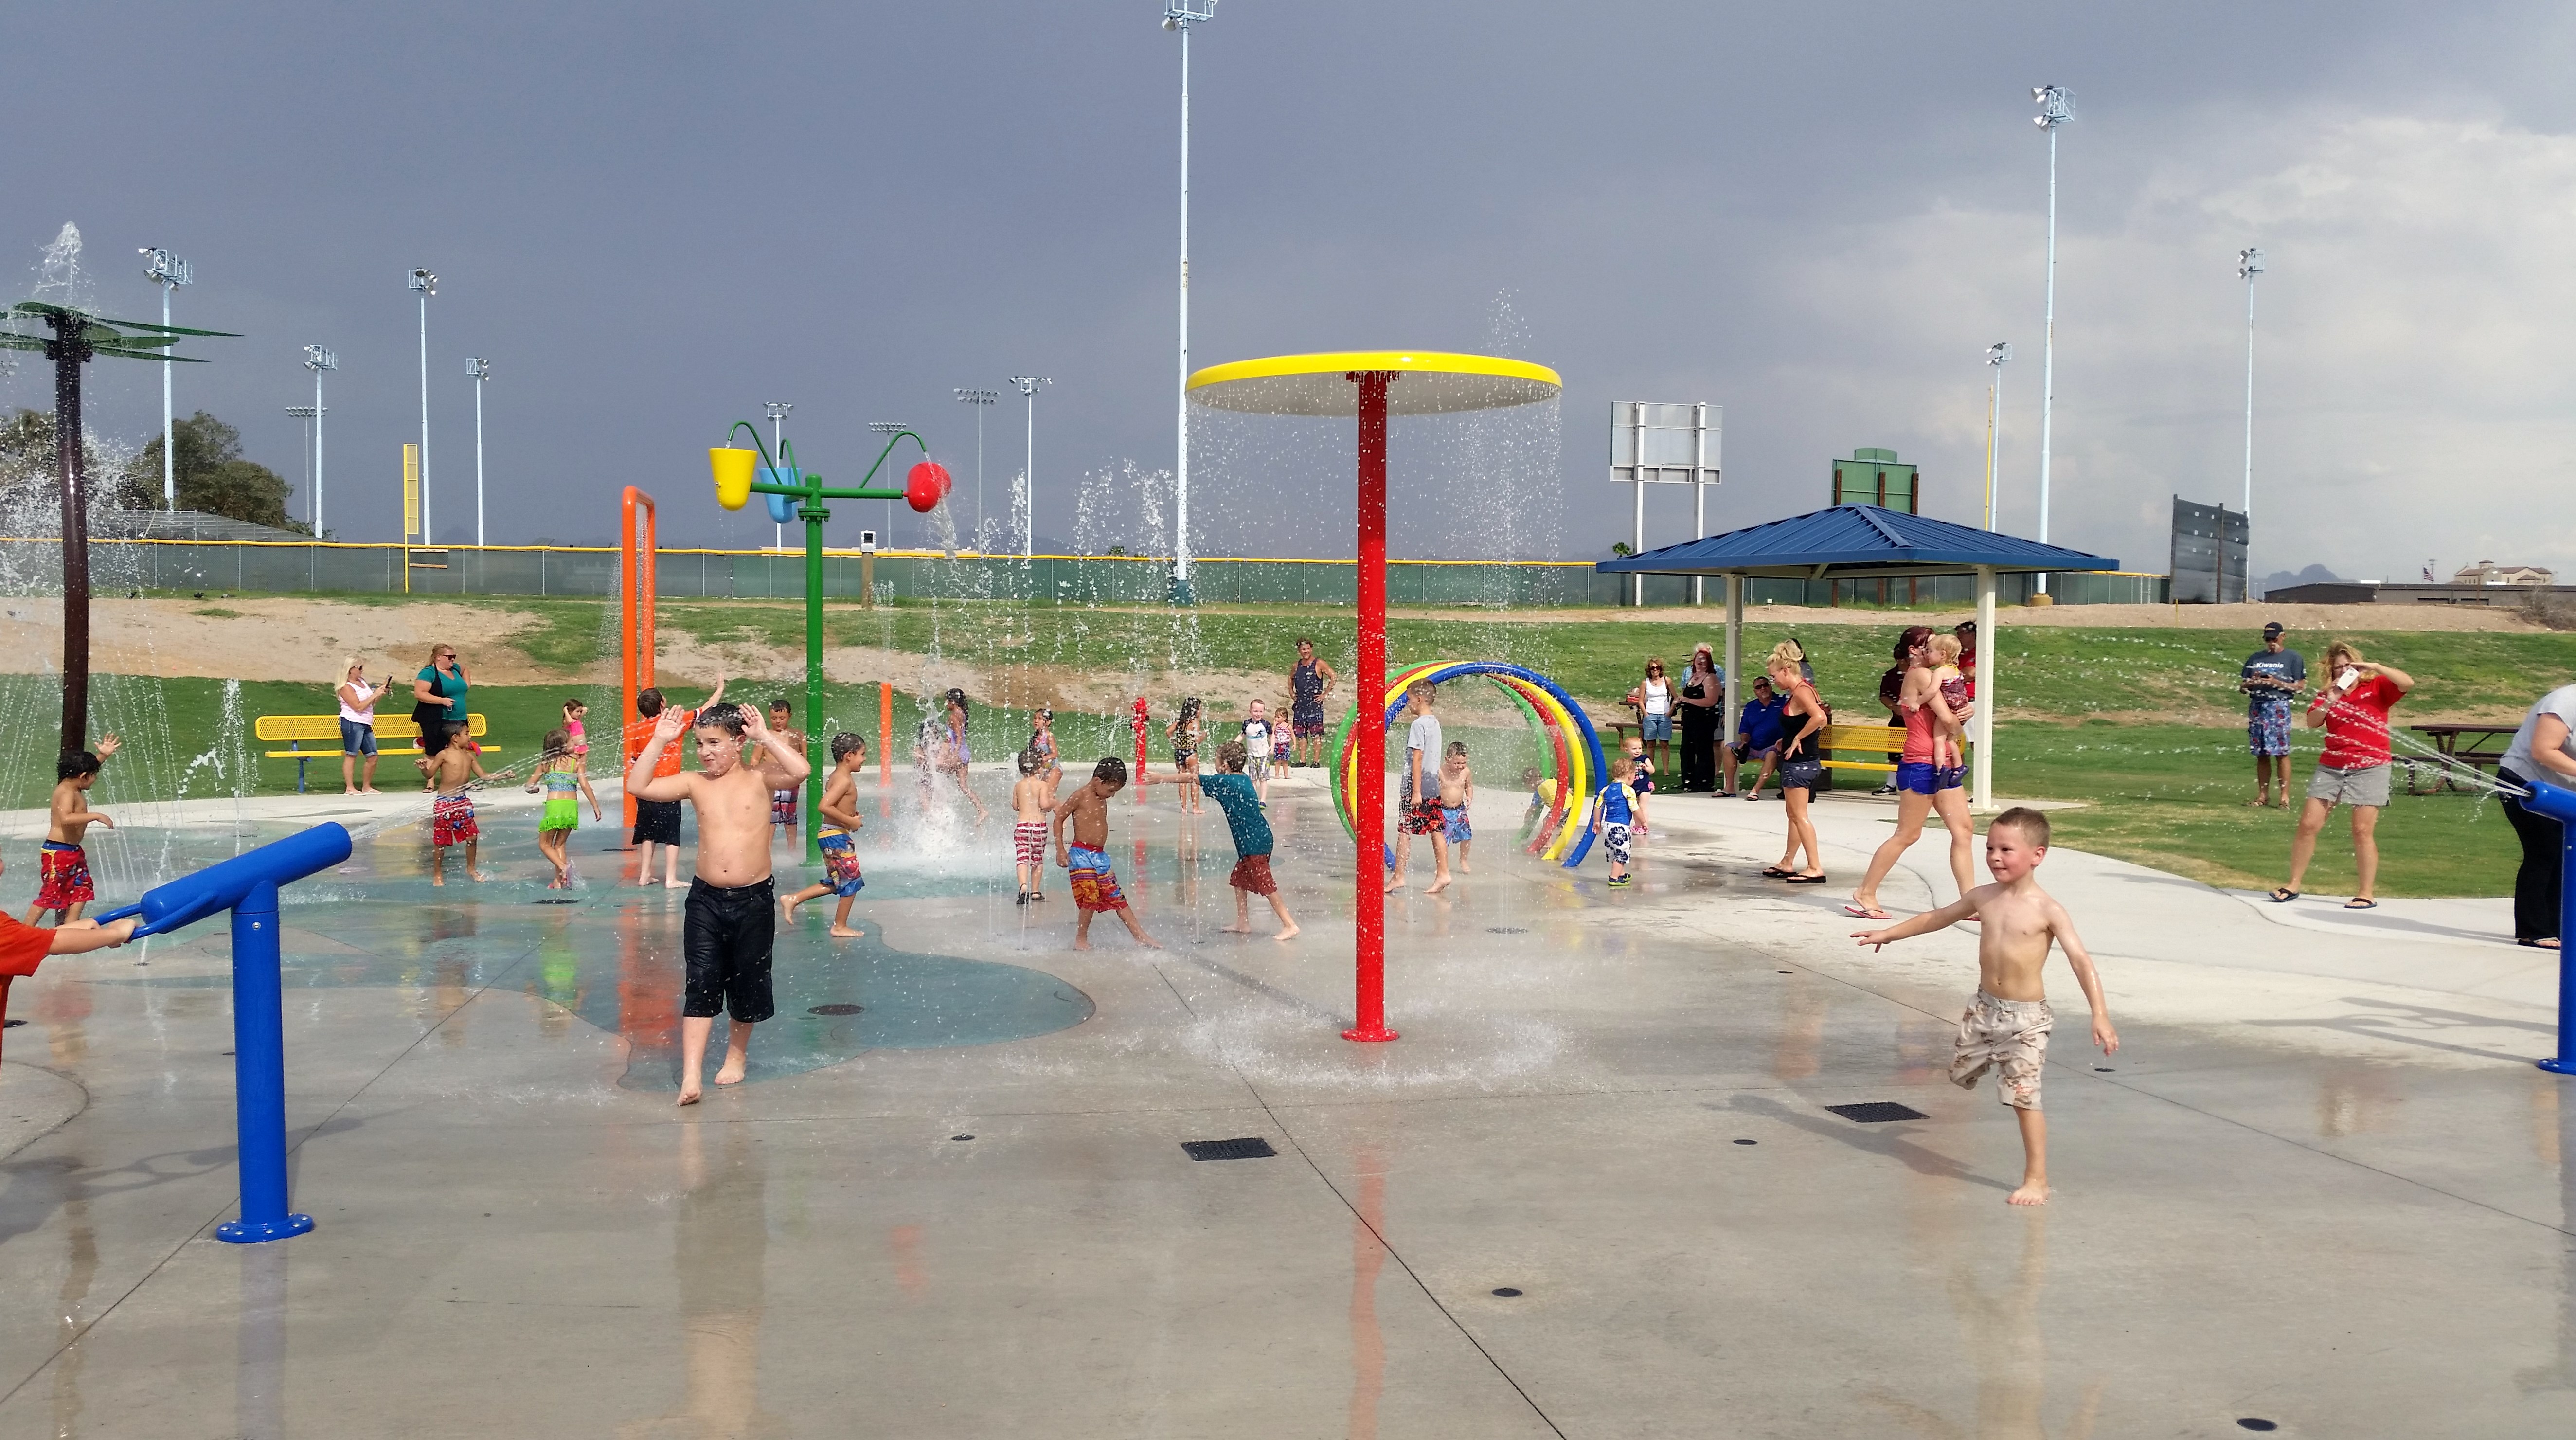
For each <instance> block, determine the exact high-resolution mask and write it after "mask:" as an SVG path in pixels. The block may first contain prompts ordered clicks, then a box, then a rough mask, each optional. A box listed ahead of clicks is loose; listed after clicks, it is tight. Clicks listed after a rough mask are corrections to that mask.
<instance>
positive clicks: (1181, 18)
mask: <svg viewBox="0 0 2576 1440" xmlns="http://www.w3.org/2000/svg"><path fill="white" fill-rule="evenodd" d="M1215 18H1216V0H1198V3H1197V4H1195V5H1193V4H1191V3H1190V0H1164V4H1163V28H1164V29H1166V30H1177V31H1179V32H1180V36H1181V368H1180V372H1179V376H1178V378H1177V379H1176V380H1175V381H1174V384H1173V390H1174V393H1175V394H1177V395H1178V396H1179V411H1180V419H1179V429H1178V445H1177V446H1176V448H1175V450H1174V452H1173V465H1172V498H1173V509H1174V512H1175V513H1174V515H1173V519H1172V603H1173V604H1175V605H1190V604H1195V603H1197V597H1196V596H1195V595H1194V594H1193V593H1192V591H1191V588H1190V27H1191V26H1193V25H1204V24H1206V23H1207V22H1208V21H1210V20H1213V19H1215Z"/></svg>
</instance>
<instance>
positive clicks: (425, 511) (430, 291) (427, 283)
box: [411, 270, 438, 545]
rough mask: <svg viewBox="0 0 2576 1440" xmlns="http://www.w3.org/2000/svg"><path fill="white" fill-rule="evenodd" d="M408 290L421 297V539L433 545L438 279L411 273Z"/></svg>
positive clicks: (427, 274) (435, 539) (423, 274)
mask: <svg viewBox="0 0 2576 1440" xmlns="http://www.w3.org/2000/svg"><path fill="white" fill-rule="evenodd" d="M411 288H412V293H413V294H415V295H418V296H419V297H420V538H421V541H422V543H424V544H431V545H434V544H436V543H438V540H437V533H436V532H435V531H433V530H431V529H430V528H429V297H430V296H432V295H435V294H437V293H438V277H437V276H435V275H432V274H430V273H429V272H428V271H426V270H414V271H412V272H411Z"/></svg>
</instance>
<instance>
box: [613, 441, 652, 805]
mask: <svg viewBox="0 0 2576 1440" xmlns="http://www.w3.org/2000/svg"><path fill="white" fill-rule="evenodd" d="M639 508H640V509H641V510H642V512H643V516H644V528H643V537H642V538H643V542H644V543H643V544H642V546H641V547H640V548H639V547H638V546H637V544H636V538H637V533H636V527H635V516H636V512H637V510H638V509H639ZM617 533H618V549H619V552H620V553H619V558H620V559H621V560H623V561H624V562H625V564H624V565H622V566H621V567H619V570H618V578H619V584H618V611H619V613H618V622H619V623H618V627H617V629H618V634H619V635H620V637H621V638H622V641H623V643H622V645H621V646H620V648H621V649H622V650H623V651H624V652H625V654H624V659H625V665H624V666H623V674H622V678H623V679H624V681H625V686H624V689H623V691H622V696H623V699H624V702H625V705H626V710H625V713H624V714H621V715H619V716H618V717H617V722H618V726H617V728H618V733H619V734H620V735H622V736H624V737H625V743H624V744H622V745H620V746H619V747H618V761H617V773H618V776H619V777H620V781H621V783H620V785H619V787H618V788H619V789H620V790H623V789H624V788H625V786H624V784H623V777H624V776H625V774H626V767H628V766H630V765H632V764H634V763H635V757H636V756H638V755H641V754H643V753H644V743H645V740H646V739H647V738H648V737H649V735H650V733H651V729H652V727H650V726H644V727H643V728H641V729H639V728H637V726H638V722H637V719H636V715H635V697H636V696H637V695H638V694H640V693H642V692H643V691H645V690H648V689H651V688H652V686H653V683H654V680H653V591H654V589H655V586H656V582H657V577H656V576H655V575H654V573H653V555H654V552H655V551H656V550H657V549H659V548H660V546H661V536H660V535H659V534H658V533H657V527H656V523H655V519H654V511H653V497H652V496H650V495H647V494H645V493H644V492H643V491H641V490H638V489H636V488H635V487H634V486H632V485H629V486H627V487H626V493H625V495H624V496H623V497H621V498H620V500H619V503H618V517H617ZM624 808H625V811H626V824H627V826H628V828H630V829H631V828H633V826H634V824H635V797H634V796H632V795H628V796H626V797H625V802H624Z"/></svg>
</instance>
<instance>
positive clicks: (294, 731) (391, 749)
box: [251, 713, 500, 794]
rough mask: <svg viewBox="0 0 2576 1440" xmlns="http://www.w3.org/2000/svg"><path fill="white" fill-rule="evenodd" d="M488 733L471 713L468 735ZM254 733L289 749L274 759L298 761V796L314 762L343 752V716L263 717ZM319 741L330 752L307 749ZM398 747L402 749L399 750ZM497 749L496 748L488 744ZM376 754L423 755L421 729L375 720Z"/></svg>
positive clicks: (402, 721)
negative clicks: (341, 728) (341, 736)
mask: <svg viewBox="0 0 2576 1440" xmlns="http://www.w3.org/2000/svg"><path fill="white" fill-rule="evenodd" d="M484 730H485V725H484V720H483V716H482V715H481V714H480V713H470V714H468V715H467V716H466V717H465V733H466V734H467V735H469V736H472V737H474V738H475V739H477V740H480V739H481V738H482V737H483V734H484ZM251 733H252V734H254V735H256V736H258V737H259V738H260V740H262V741H263V742H265V743H267V744H271V745H278V744H283V745H285V746H286V748H285V749H283V750H271V751H269V752H268V757H267V758H269V759H271V760H292V761H294V762H295V789H296V793H298V794H302V793H303V791H304V767H305V766H306V765H308V764H310V763H312V762H313V761H315V760H328V759H333V758H335V757H337V756H338V755H339V754H340V753H341V750H340V717H339V716H338V715H337V714H331V715H262V716H260V717H259V718H258V719H257V720H255V721H253V722H252V723H251ZM312 740H318V741H321V742H322V743H323V744H324V745H326V746H328V747H329V748H327V749H313V748H307V746H306V745H305V742H306V741H312ZM398 747H399V748H398ZM483 748H484V749H486V750H497V749H499V748H500V747H499V746H497V745H486V746H484V747H483ZM376 753H377V754H379V755H417V754H419V753H420V726H418V725H416V724H414V723H412V718H411V717H410V716H408V715H379V716H377V717H376Z"/></svg>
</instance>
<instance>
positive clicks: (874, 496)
mask: <svg viewBox="0 0 2576 1440" xmlns="http://www.w3.org/2000/svg"><path fill="white" fill-rule="evenodd" d="M733 428H734V430H749V431H751V448H752V449H754V450H757V451H759V452H760V458H761V459H762V460H764V461H769V465H768V469H769V472H770V473H771V474H773V475H774V474H777V473H778V471H779V469H780V468H781V467H780V465H779V463H778V462H777V461H772V460H770V458H769V448H768V447H767V446H765V445H762V444H761V443H760V431H759V429H758V428H757V427H755V426H754V425H753V424H752V423H751V422H750V421H748V420H736V421H735V422H733ZM906 440H909V441H911V442H912V443H913V445H914V446H915V447H917V448H918V449H919V450H920V451H921V458H922V459H924V460H927V459H929V458H930V447H929V446H928V445H926V444H923V443H922V439H921V437H920V436H918V435H915V434H913V433H912V432H911V431H909V430H898V431H896V432H895V433H893V434H892V435H889V436H887V437H886V444H885V448H884V449H883V450H880V451H878V452H877V462H876V463H875V464H874V465H871V466H869V467H868V473H867V474H866V475H865V476H863V477H861V479H860V481H859V484H860V486H861V488H859V489H856V490H826V489H824V488H823V477H822V476H820V475H810V476H807V477H806V478H808V479H810V480H812V481H813V483H812V484H810V485H778V484H773V483H771V482H770V481H767V480H754V481H752V482H751V490H752V493H753V494H755V495H798V496H802V497H804V498H806V499H808V500H901V499H903V498H904V492H903V491H901V490H871V489H867V488H865V487H866V485H867V482H868V481H869V480H873V479H875V478H876V473H877V472H878V471H879V470H882V469H884V468H885V462H886V457H887V456H889V455H892V454H893V453H894V447H895V446H896V445H898V444H900V443H901V442H903V441H906ZM725 443H726V444H728V445H730V444H732V443H733V432H732V431H727V432H725ZM778 449H779V455H780V458H781V459H783V460H785V461H786V463H787V464H788V465H791V466H792V465H794V464H795V463H796V447H795V445H794V444H792V443H790V442H788V441H783V440H782V441H780V442H779V445H778ZM797 473H798V474H800V475H801V474H804V473H805V472H803V471H798V472H797Z"/></svg>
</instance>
